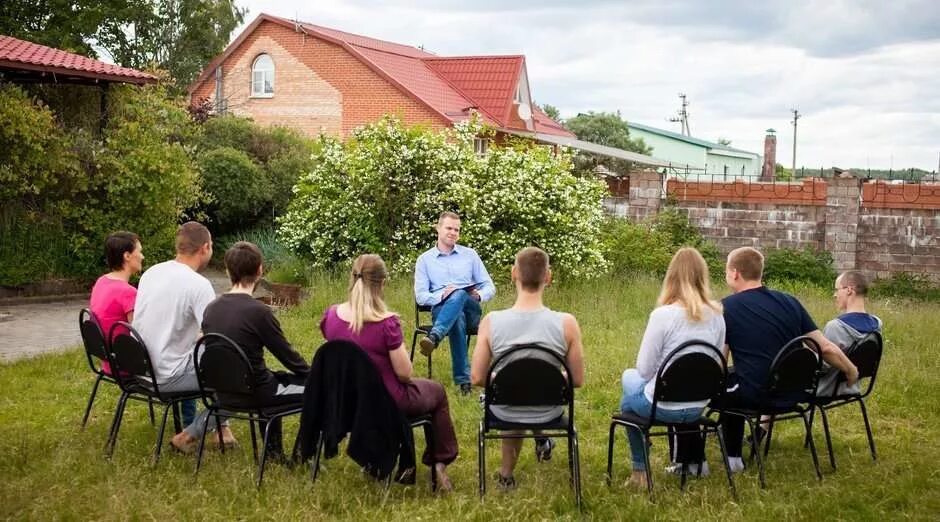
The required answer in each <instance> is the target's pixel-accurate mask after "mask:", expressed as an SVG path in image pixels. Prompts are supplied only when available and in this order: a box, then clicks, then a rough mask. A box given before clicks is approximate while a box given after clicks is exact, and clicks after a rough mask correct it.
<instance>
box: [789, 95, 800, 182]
mask: <svg viewBox="0 0 940 522" xmlns="http://www.w3.org/2000/svg"><path fill="white" fill-rule="evenodd" d="M790 112H792V113H793V175H794V176H796V121H797V120H799V119H800V111H798V110H796V109H790Z"/></svg>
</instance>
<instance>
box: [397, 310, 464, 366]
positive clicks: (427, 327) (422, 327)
mask: <svg viewBox="0 0 940 522" xmlns="http://www.w3.org/2000/svg"><path fill="white" fill-rule="evenodd" d="M422 312H423V313H427V314H430V313H431V307H430V306H426V305H419V304H418V303H415V333H414V335H412V336H411V362H414V360H415V346H417V344H418V337H419V336H422V335H430V334H431V328H434V323H433V321H432V322H431V323H430V324H429V323H422V322H421V313H422ZM429 319H430V318H429ZM476 334H477V331H476V329H473V330H470V329H467V349H469V348H470V338H472V337H473V336H474V335H476ZM433 354H434V352H431V353H430V354H428V379H430V378H431V356H432V355H433Z"/></svg>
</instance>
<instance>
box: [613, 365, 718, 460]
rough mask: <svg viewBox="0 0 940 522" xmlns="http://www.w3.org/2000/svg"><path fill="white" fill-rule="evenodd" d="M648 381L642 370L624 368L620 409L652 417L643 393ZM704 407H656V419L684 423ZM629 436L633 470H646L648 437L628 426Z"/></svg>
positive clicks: (699, 413) (695, 416) (692, 418)
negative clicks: (673, 408)
mask: <svg viewBox="0 0 940 522" xmlns="http://www.w3.org/2000/svg"><path fill="white" fill-rule="evenodd" d="M646 383H647V381H646V380H644V379H643V378H642V377H640V372H638V371H636V369H634V368H630V369H627V370H624V372H623V377H622V378H621V380H620V384H621V385H622V386H623V396H622V398H621V399H620V411H622V412H624V413H633V414H636V415H639V416H641V417H646V418H647V419H648V418H650V416H651V415H652V406H653V405H652V404H650V401H649V400H648V399H647V398H646V395H645V394H644V393H643V388H644V387H645V386H646ZM702 410H703V408H683V409H679V410H667V409H663V408H659V407H657V408H656V420H657V421H663V422H675V423H677V424H682V423H686V422H693V421H695V420H697V419H698V418H699V416H700V415H702ZM627 438H628V439H629V440H630V453H631V455H632V458H633V470H634V471H645V470H646V459H645V458H644V453H645V450H646V439H645V438H644V437H643V433H642V432H641V431H640V430H638V429H636V428H627Z"/></svg>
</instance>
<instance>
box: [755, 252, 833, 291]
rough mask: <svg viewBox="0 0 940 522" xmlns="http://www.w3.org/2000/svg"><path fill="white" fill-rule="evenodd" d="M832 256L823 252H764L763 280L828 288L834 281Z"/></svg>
mask: <svg viewBox="0 0 940 522" xmlns="http://www.w3.org/2000/svg"><path fill="white" fill-rule="evenodd" d="M835 277H836V273H835V269H834V268H833V267H832V254H830V253H829V252H827V251H825V250H818V251H817V250H814V249H812V248H810V247H806V248H804V249H795V248H781V249H773V250H768V251H766V252H764V280H765V281H769V282H775V281H776V282H780V281H800V282H804V283H811V284H814V285H818V286H821V287H829V286H831V285H832V282H833V281H834V280H835Z"/></svg>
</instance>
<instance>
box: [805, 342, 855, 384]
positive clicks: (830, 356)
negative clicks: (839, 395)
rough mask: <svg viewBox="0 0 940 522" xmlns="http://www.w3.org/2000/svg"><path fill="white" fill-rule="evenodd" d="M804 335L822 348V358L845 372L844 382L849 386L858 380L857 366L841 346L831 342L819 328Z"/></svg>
mask: <svg viewBox="0 0 940 522" xmlns="http://www.w3.org/2000/svg"><path fill="white" fill-rule="evenodd" d="M806 335H808V336H809V337H810V338H811V339H812V340H814V341H816V342H817V343H819V347H820V349H822V358H823V360H825V361H826V362H827V363H829V364H830V365H832V366H833V367H835V368H838V369H839V370H842V373H844V374H845V381H846V384H848V385H849V386H851V385H853V384H855V383H856V382H857V381H858V368H856V367H855V365H854V364H852V361H850V360H849V358H848V357H847V356H846V355H845V352H843V351H842V349H841V348H839V347H838V346H836V345H835V344H833V342H832V341H830V340H829V339H826V336H824V335H823V334H822V332H820V331H819V330H813V331H812V332H810V333H808V334H806Z"/></svg>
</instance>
